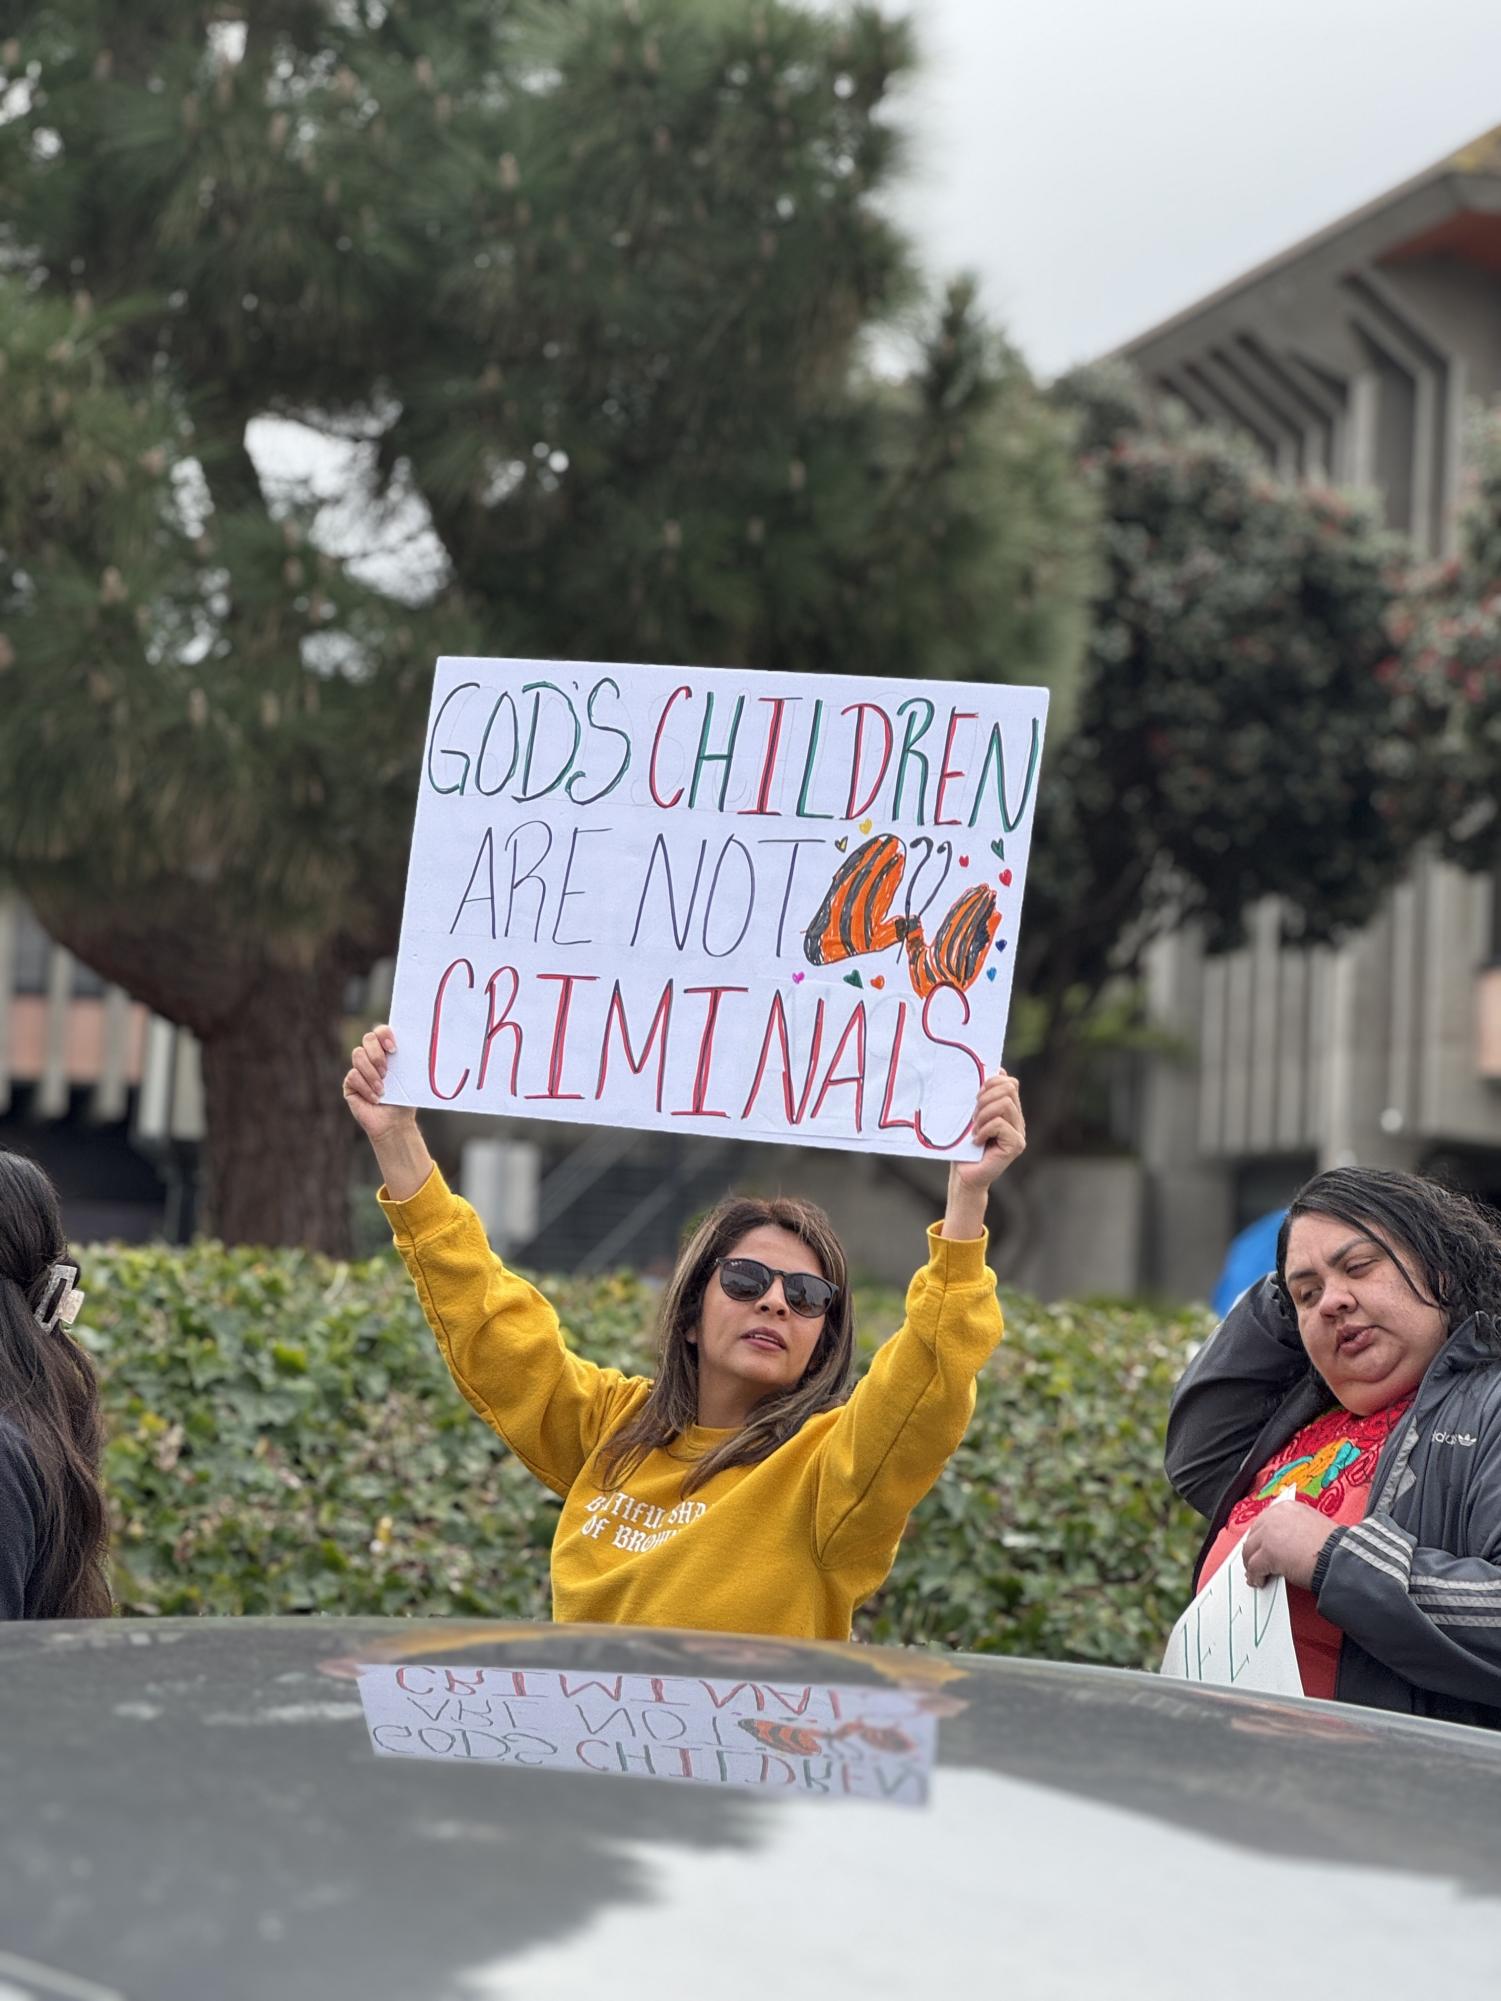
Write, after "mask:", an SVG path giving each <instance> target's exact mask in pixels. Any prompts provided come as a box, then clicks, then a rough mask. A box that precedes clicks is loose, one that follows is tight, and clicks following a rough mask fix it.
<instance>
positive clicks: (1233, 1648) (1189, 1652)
mask: <svg viewBox="0 0 1501 2001" xmlns="http://www.w3.org/2000/svg"><path fill="white" fill-rule="evenodd" d="M1161 1672H1162V1673H1163V1674H1165V1675H1173V1676H1176V1677H1177V1678H1178V1679H1180V1680H1182V1681H1199V1682H1212V1683H1215V1684H1216V1685H1218V1686H1221V1687H1225V1688H1240V1689H1251V1690H1255V1691H1257V1692H1258V1693H1260V1694H1263V1695H1301V1694H1302V1693H1303V1678H1302V1676H1301V1675H1300V1674H1299V1672H1298V1657H1297V1653H1296V1650H1295V1649H1294V1647H1293V1629H1292V1622H1291V1620H1290V1619H1289V1617H1288V1611H1287V1579H1286V1578H1285V1577H1274V1578H1272V1579H1271V1580H1270V1582H1269V1583H1266V1584H1263V1585H1260V1586H1258V1587H1255V1588H1253V1587H1252V1586H1251V1585H1249V1584H1247V1582H1246V1567H1245V1564H1244V1563H1243V1562H1242V1561H1241V1555H1240V1547H1239V1545H1238V1544H1237V1546H1236V1547H1235V1548H1234V1549H1232V1550H1231V1552H1230V1554H1229V1555H1228V1556H1227V1557H1226V1558H1225V1560H1224V1562H1223V1563H1222V1564H1221V1565H1220V1567H1219V1569H1218V1570H1217V1571H1216V1572H1215V1573H1214V1575H1213V1577H1211V1578H1210V1580H1209V1582H1208V1583H1207V1584H1206V1585H1205V1586H1204V1588H1203V1590H1202V1591H1201V1592H1200V1593H1199V1595H1198V1596H1197V1598H1195V1599H1194V1601H1193V1603H1192V1604H1191V1605H1190V1606H1189V1608H1188V1610H1187V1611H1186V1612H1185V1613H1184V1614H1183V1617H1182V1618H1181V1619H1180V1620H1179V1621H1178V1623H1177V1625H1176V1626H1174V1628H1173V1630H1172V1634H1171V1637H1170V1638H1169V1640H1168V1643H1167V1652H1166V1653H1165V1654H1164V1655H1163V1658H1162V1668H1161Z"/></svg>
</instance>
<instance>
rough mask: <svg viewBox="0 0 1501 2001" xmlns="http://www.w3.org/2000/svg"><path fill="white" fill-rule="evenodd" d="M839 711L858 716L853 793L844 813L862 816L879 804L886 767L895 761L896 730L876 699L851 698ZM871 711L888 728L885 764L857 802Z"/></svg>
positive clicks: (849, 816)
mask: <svg viewBox="0 0 1501 2001" xmlns="http://www.w3.org/2000/svg"><path fill="white" fill-rule="evenodd" d="M839 713H840V714H841V715H842V716H853V717H854V718H855V750H854V756H853V759H852V761H851V763H850V796H849V798H848V799H847V800H846V801H845V807H844V817H845V819H846V820H858V819H859V818H860V816H861V815H862V814H863V813H868V812H869V811H870V809H871V807H872V806H873V805H874V804H875V798H876V794H877V793H878V792H879V791H880V789H881V786H882V783H883V781H884V780H885V777H886V767H887V765H889V764H890V762H891V746H892V743H893V742H894V741H895V732H894V731H893V729H892V727H891V718H890V716H888V715H887V713H886V711H885V710H884V709H883V708H880V707H879V706H878V705H877V704H876V703H875V702H851V703H850V705H849V707H848V708H847V709H841V710H840V711H839ZM868 715H870V716H875V717H877V718H879V720H880V724H881V727H882V729H883V730H885V732H886V744H885V748H884V749H883V750H882V752H881V768H880V770H879V771H878V772H877V773H876V782H875V784H874V785H872V786H871V788H870V790H869V792H867V793H866V795H865V797H864V798H863V799H862V800H861V802H860V804H859V805H858V806H857V805H856V804H855V789H856V787H857V786H858V785H859V783H860V760H861V755H862V753H863V751H864V747H865V718H866V717H867V716H868Z"/></svg>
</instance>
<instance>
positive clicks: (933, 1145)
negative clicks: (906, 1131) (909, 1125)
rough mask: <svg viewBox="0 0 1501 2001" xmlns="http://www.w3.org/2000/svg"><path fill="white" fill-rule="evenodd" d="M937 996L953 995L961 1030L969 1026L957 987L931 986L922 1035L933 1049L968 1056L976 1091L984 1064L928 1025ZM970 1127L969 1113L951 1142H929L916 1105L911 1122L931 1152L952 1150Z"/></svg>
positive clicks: (964, 1045) (964, 999)
mask: <svg viewBox="0 0 1501 2001" xmlns="http://www.w3.org/2000/svg"><path fill="white" fill-rule="evenodd" d="M940 994H952V995H953V996H954V998H955V999H956V1000H957V1001H958V1003H959V1005H960V1007H962V1008H963V1009H964V1020H963V1021H962V1022H961V1023H960V1027H961V1028H963V1027H967V1026H968V1023H969V997H968V995H966V994H962V993H961V992H960V991H959V989H958V988H957V987H934V989H933V991H932V993H930V994H929V995H928V997H927V999H926V1000H925V1001H924V1002H923V1004H922V1032H923V1034H924V1035H925V1036H926V1037H927V1039H928V1040H929V1042H931V1043H932V1044H933V1045H934V1047H935V1048H937V1049H957V1050H958V1051H959V1053H960V1054H961V1055H962V1056H967V1057H968V1058H969V1060H970V1062H971V1063H973V1064H974V1066H975V1089H976V1090H977V1091H978V1090H979V1088H980V1086H981V1085H982V1084H983V1083H984V1082H985V1065H984V1064H983V1063H982V1062H981V1061H980V1059H979V1057H978V1056H976V1054H975V1052H974V1051H973V1050H972V1049H971V1048H970V1046H969V1044H968V1043H967V1042H950V1041H949V1040H948V1038H947V1037H946V1036H942V1035H935V1034H934V1033H933V1031H932V1029H931V1027H930V1026H929V1024H928V1015H929V1012H930V1011H931V1009H932V1006H933V1003H934V1001H936V1000H937V998H938V996H939V995H940ZM973 1124H974V1114H973V1113H971V1114H970V1116H969V1117H968V1118H967V1119H966V1120H965V1121H964V1124H963V1125H962V1126H961V1127H960V1129H959V1131H958V1132H956V1133H955V1135H954V1137H953V1138H952V1139H947V1140H937V1139H929V1138H928V1135H927V1134H926V1133H925V1132H924V1131H923V1123H922V1107H921V1105H919V1106H918V1108H917V1111H916V1113H915V1115H914V1119H913V1130H914V1131H915V1132H916V1134H917V1137H918V1141H919V1143H920V1144H921V1145H923V1146H925V1147H927V1148H928V1149H929V1150H930V1151H931V1152H934V1153H946V1152H947V1151H948V1150H949V1148H950V1147H954V1146H957V1145H958V1144H959V1142H960V1140H962V1139H963V1137H964V1135H965V1134H966V1133H967V1132H968V1131H969V1129H970V1127H971V1126H972V1125H973Z"/></svg>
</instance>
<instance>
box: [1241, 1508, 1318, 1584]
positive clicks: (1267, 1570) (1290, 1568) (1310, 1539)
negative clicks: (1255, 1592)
mask: <svg viewBox="0 0 1501 2001" xmlns="http://www.w3.org/2000/svg"><path fill="white" fill-rule="evenodd" d="M1338 1526H1339V1524H1338V1523H1337V1522H1331V1521H1330V1520H1329V1517H1328V1516H1327V1515H1321V1514H1320V1513H1319V1511H1318V1509H1317V1508H1311V1507H1309V1506H1308V1505H1307V1504H1306V1502H1303V1501H1289V1502H1287V1503H1285V1504H1280V1505H1279V1504H1278V1503H1276V1502H1274V1503H1273V1504H1272V1506H1271V1507H1269V1508H1263V1509H1262V1511H1261V1513H1260V1514H1259V1515H1258V1516H1257V1517H1256V1519H1255V1521H1254V1522H1252V1524H1251V1526H1250V1527H1249V1528H1248V1529H1247V1530H1246V1533H1245V1535H1244V1537H1243V1538H1242V1540H1241V1545H1240V1553H1241V1558H1242V1561H1243V1562H1244V1564H1245V1566H1246V1582H1247V1583H1248V1584H1250V1585H1262V1584H1265V1583H1266V1582H1267V1581H1268V1579H1269V1578H1273V1577H1285V1578H1286V1579H1287V1581H1288V1583H1289V1584H1301V1585H1302V1586H1303V1588H1304V1590H1305V1591H1306V1590H1307V1589H1308V1587H1309V1585H1311V1584H1312V1583H1313V1567H1314V1565H1315V1564H1316V1563H1317V1562H1318V1560H1319V1551H1320V1550H1321V1549H1322V1548H1323V1547H1324V1544H1325V1543H1326V1542H1328V1540H1329V1538H1330V1536H1332V1535H1333V1534H1334V1531H1335V1529H1336V1528H1337V1527H1338Z"/></svg>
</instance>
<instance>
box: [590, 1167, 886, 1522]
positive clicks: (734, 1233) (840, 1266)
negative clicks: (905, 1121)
mask: <svg viewBox="0 0 1501 2001" xmlns="http://www.w3.org/2000/svg"><path fill="white" fill-rule="evenodd" d="M767 1225H774V1226H775V1227H776V1228H778V1229H781V1230H790V1231H791V1232H792V1234H793V1235H794V1236H795V1237H800V1238H801V1239H802V1241H803V1242H804V1243H805V1244H806V1245H807V1246H808V1248H809V1250H810V1251H812V1253H813V1255H814V1256H815V1257H816V1258H817V1260H818V1263H819V1267H820V1269H821V1270H822V1272H823V1274H824V1277H825V1278H827V1279H829V1280H831V1281H832V1282H833V1284H835V1285H837V1286H838V1288H839V1294H838V1297H837V1298H836V1299H835V1301H834V1303H833V1305H832V1306H831V1307H830V1308H829V1310H828V1313H827V1314H826V1315H825V1316H824V1323H823V1328H822V1330H821V1332H820V1333H819V1337H818V1346H817V1347H816V1348H815V1349H814V1350H813V1353H812V1355H811V1356H810V1358H809V1361H808V1366H807V1368H806V1369H805V1370H804V1371H803V1377H802V1380H801V1382H798V1383H794V1384H792V1385H791V1386H790V1387H789V1388H787V1389H784V1390H779V1391H776V1392H774V1393H773V1394H772V1395H770V1396H766V1397H763V1398H762V1400H761V1402H760V1403H758V1404H757V1405H756V1407H755V1409H754V1410H753V1411H752V1412H751V1414H750V1417H749V1418H748V1419H747V1420H746V1422H745V1424H744V1425H742V1427H741V1428H740V1430H739V1431H737V1432H736V1433H735V1435H734V1437H733V1438H728V1439H726V1440H725V1442H724V1443H723V1444H722V1445H719V1446H716V1447H715V1449H714V1450H713V1451H712V1452H708V1453H705V1454H704V1455H703V1457H702V1458H701V1459H698V1460H695V1461H693V1462H692V1464H691V1465H690V1466H689V1468H688V1472H687V1475H686V1477H685V1479H684V1481H683V1493H684V1494H685V1495H687V1494H691V1493H692V1492H693V1490H694V1488H695V1487H701V1486H702V1485H703V1484H704V1482H705V1481H706V1480H710V1479H712V1478H713V1476H714V1475H715V1474H716V1473H718V1472H721V1471H722V1470H723V1469H724V1468H725V1467H726V1466H754V1465H756V1464H757V1463H758V1462H759V1461H761V1460H762V1459H765V1458H767V1457H768V1456H769V1455H770V1454H771V1453H773V1452H775V1451H776V1449H777V1447H778V1446H779V1445H784V1444H785V1443H786V1442H787V1440H788V1439H789V1438H791V1437H792V1436H793V1435H794V1434H795V1433H796V1432H798V1431H800V1430H801V1429H802V1427H803V1425H804V1424H806V1423H807V1421H808V1419H809V1418H810V1417H812V1416H813V1415H814V1414H815V1413H816V1412H817V1411H821V1410H832V1409H834V1408H835V1406H836V1405H838V1404H842V1403H843V1402H844V1400H845V1398H846V1397H847V1396H848V1395H849V1387H850V1381H849V1379H850V1369H851V1365H852V1363H853V1361H854V1354H855V1309H854V1303H853V1301H852V1300H851V1298H850V1292H849V1272H848V1270H847V1268H846V1266H845V1260H844V1251H843V1248H842V1247H841V1245H840V1242H839V1239H838V1238H837V1237H836V1236H835V1234H834V1226H833V1224H832V1223H830V1221H829V1219H828V1217H827V1216H826V1215H825V1214H824V1212H823V1210H822V1209H820V1208H818V1207H817V1206H816V1204H814V1203H812V1202H804V1201H801V1200H799V1199H798V1198H797V1197H796V1196H790V1195H777V1196H772V1197H769V1198H768V1199H767V1200H765V1201H758V1200H756V1199H754V1198H752V1197H749V1196H744V1195H731V1196H728V1197H727V1198H726V1199H725V1200H724V1201H723V1202H721V1203H720V1204H719V1205H718V1207H717V1208H715V1209H712V1210H710V1212H709V1214H708V1215H707V1216H706V1217H705V1218H704V1220H703V1222H702V1223H700V1224H699V1226H698V1228H697V1229H696V1230H695V1231H694V1233H693V1235H692V1236H691V1237H690V1238H689V1240H688V1242H687V1243H686V1244H685V1245H684V1247H683V1250H682V1253H681V1255H680V1256H679V1258H678V1262H677V1268H676V1269H675V1271H674V1272H673V1274H672V1277H671V1279H670V1280H669V1281H668V1283H667V1287H666V1289H665V1291H664V1292H663V1295H662V1307H661V1312H660V1314H659V1316H658V1332H659V1339H660V1353H659V1360H658V1368H657V1378H656V1381H655V1382H654V1383H653V1384H652V1387H651V1393H650V1395H649V1396H648V1397H647V1399H646V1402H645V1403H644V1404H643V1405H642V1406H641V1409H640V1410H639V1411H638V1412H637V1413H636V1415H635V1417H633V1418H632V1419H631V1421H630V1422H629V1424H625V1425H622V1426H621V1428H620V1430H619V1431H617V1432H616V1433H615V1434H614V1436H613V1437H612V1438H610V1439H609V1440H607V1441H606V1443H605V1445H604V1447H603V1449H602V1450H601V1453H600V1456H599V1461H598V1470H597V1474H596V1478H597V1479H598V1480H599V1482H600V1484H601V1486H602V1487H615V1486H618V1485H619V1483H620V1482H621V1481H622V1480H623V1479H625V1478H626V1477H627V1476H628V1475H629V1474H630V1473H631V1472H633V1471H634V1470H635V1468H636V1467H637V1466H639V1465H640V1464H641V1462H642V1460H643V1459H645V1458H646V1457H647V1456H648V1455H649V1454H650V1453H652V1452H654V1451H656V1449H657V1448H658V1447H659V1446H663V1445H670V1444H671V1443H672V1441H673V1439H675V1438H678V1437H680V1436H681V1435H682V1434H683V1433H684V1432H685V1431H687V1430H688V1428H689V1427H690V1425H694V1424H696V1423H697V1422H698V1349H697V1347H696V1346H695V1345H694V1344H693V1343H692V1342H691V1341H689V1340H688V1339H687V1336H688V1335H689V1333H691V1331H692V1330H693V1328H694V1327H696V1326H697V1324H698V1317H699V1312H700V1309H701V1308H702V1306H703V1300H704V1293H705V1290H706V1289H707V1287H708V1284H709V1281H710V1279H711V1278H712V1276H713V1273H714V1268H715V1265H716V1263H717V1262H718V1260H719V1259H720V1258H722V1257H727V1256H728V1255H729V1254H730V1253H731V1252H732V1251H733V1250H734V1248H735V1246H736V1245H737V1244H738V1243H739V1242H740V1241H741V1239H742V1238H744V1237H746V1236H748V1235H749V1234H750V1232H751V1231H752V1230H759V1229H762V1228H764V1227H766V1226H767Z"/></svg>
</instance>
